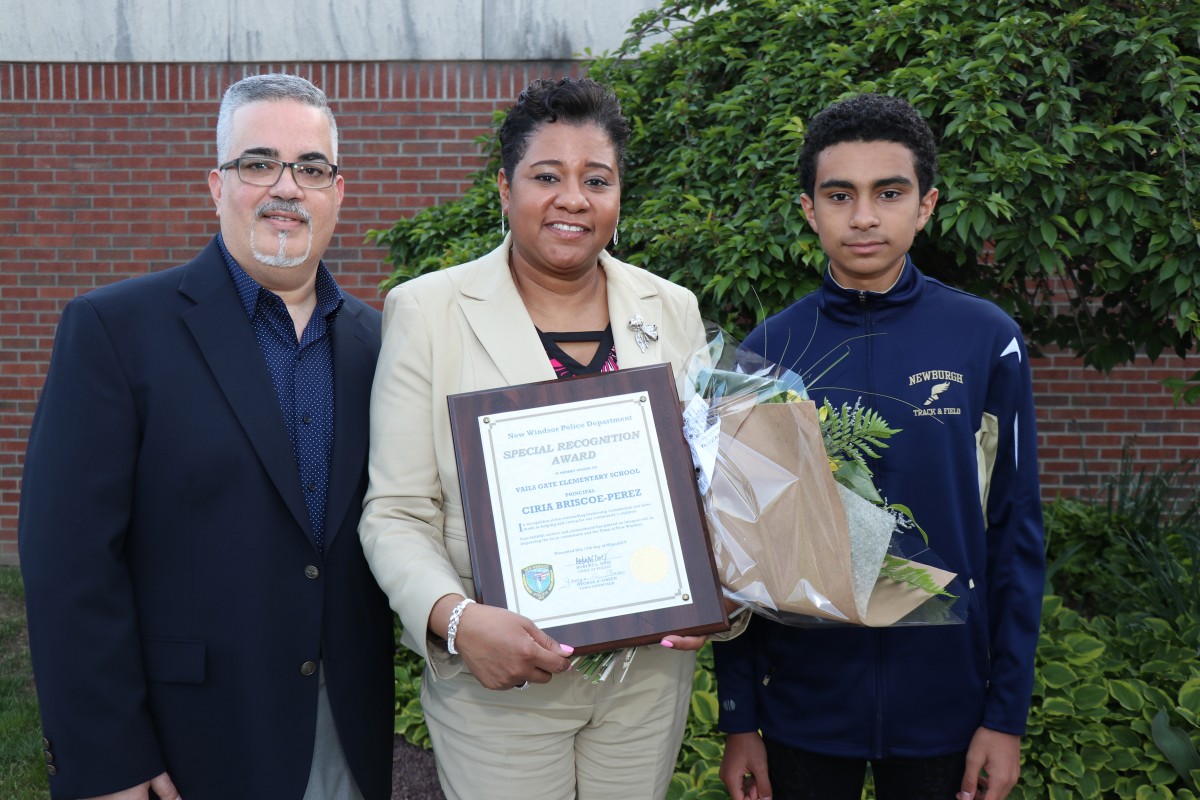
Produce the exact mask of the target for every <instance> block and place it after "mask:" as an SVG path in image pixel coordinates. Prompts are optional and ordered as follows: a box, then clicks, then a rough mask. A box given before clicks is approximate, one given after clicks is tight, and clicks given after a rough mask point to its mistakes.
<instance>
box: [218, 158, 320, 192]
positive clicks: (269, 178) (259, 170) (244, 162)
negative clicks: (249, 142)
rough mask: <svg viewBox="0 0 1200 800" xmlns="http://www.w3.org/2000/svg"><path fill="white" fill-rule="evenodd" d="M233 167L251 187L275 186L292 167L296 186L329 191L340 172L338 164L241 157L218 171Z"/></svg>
mask: <svg viewBox="0 0 1200 800" xmlns="http://www.w3.org/2000/svg"><path fill="white" fill-rule="evenodd" d="M232 167H237V176H238V179H239V180H241V181H242V183H248V184H250V185H251V186H274V185H275V184H276V183H278V182H279V178H280V176H282V175H283V169H284V167H291V168H292V178H293V179H294V180H295V181H296V185H298V186H300V187H301V188H304V189H328V188H329V187H330V186H333V179H334V178H335V177H336V176H337V171H338V168H337V164H330V163H327V162H325V161H279V160H277V159H274V158H262V157H261V156H241V157H240V158H235V159H234V160H233V161H228V162H226V163H224V164H222V165H221V166H220V167H218V169H221V170H226V169H230V168H232Z"/></svg>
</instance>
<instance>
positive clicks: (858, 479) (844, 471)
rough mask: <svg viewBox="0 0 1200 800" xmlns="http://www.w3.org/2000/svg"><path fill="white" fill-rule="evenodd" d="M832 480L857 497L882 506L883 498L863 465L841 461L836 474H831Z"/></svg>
mask: <svg viewBox="0 0 1200 800" xmlns="http://www.w3.org/2000/svg"><path fill="white" fill-rule="evenodd" d="M833 479H834V480H835V481H837V482H838V483H840V484H841V485H842V486H845V487H846V488H847V489H849V490H850V491H852V492H854V493H855V494H856V495H858V496H859V497H861V498H863V499H865V500H870V501H871V502H872V503H875V504H877V505H882V504H883V498H882V497H880V495H879V490H878V489H876V488H875V482H874V481H872V480H871V470H869V469H867V468H866V466H865V465H862V464H859V463H858V462H857V461H843V462H842V463H841V464H840V465H838V468H837V472H835V473H833Z"/></svg>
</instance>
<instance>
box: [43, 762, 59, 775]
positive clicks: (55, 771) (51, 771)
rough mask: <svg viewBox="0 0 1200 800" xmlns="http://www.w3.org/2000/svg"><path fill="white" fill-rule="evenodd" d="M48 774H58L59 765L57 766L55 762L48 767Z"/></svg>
mask: <svg viewBox="0 0 1200 800" xmlns="http://www.w3.org/2000/svg"><path fill="white" fill-rule="evenodd" d="M46 774H47V775H57V774H58V767H56V766H54V765H53V764H51V765H50V766H48V767H46Z"/></svg>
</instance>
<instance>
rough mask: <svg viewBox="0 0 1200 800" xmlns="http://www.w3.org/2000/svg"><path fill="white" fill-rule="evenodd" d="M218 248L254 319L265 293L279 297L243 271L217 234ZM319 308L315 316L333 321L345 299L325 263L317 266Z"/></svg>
mask: <svg viewBox="0 0 1200 800" xmlns="http://www.w3.org/2000/svg"><path fill="white" fill-rule="evenodd" d="M217 247H218V248H219V249H220V251H221V257H222V258H224V259H225V266H226V267H227V268H228V269H229V277H231V278H233V285H234V287H235V288H236V289H237V293H238V298H239V299H241V301H242V308H244V309H245V310H246V316H247V317H249V318H250V319H254V314H255V312H256V311H258V303H259V300H260V298H261V297H262V296H263V293H264V292H265V293H266V294H267V295H270V296H272V297H278V295H276V294H274V293H273V292H271V291H270V290H268V289H264V288H263V287H262V286H260V285H259V284H258V282H257V281H256V280H254V278H251V277H250V273H248V272H246V270H244V269H242V266H241V265H240V264H238V263H237V261H236V260H235V259H234V257H233V256H232V255H231V254H230V253H229V250H228V249H227V248H226V247H225V239H224V238H223V237H222V235H221V234H219V233H218V234H217ZM316 290H317V307H316V309H314V311H313V314H314V315H317V316H322V317H326V318H329V319H332V318H333V317H334V316H336V315H337V312H338V311H340V310H341V308H342V303H343V302H344V297H343V295H342V289H341V287H340V286H338V285H337V281H335V280H334V279H333V275H332V274H331V273H330V272H329V270H328V269H326V267H325V262H324V261H322V262H320V263H318V264H317V285H316Z"/></svg>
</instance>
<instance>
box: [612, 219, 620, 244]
mask: <svg viewBox="0 0 1200 800" xmlns="http://www.w3.org/2000/svg"><path fill="white" fill-rule="evenodd" d="M620 224H621V220H617V225H620ZM619 233H620V232H619V231H618V230H617V229H616V228H613V247H616V246H617V240H618V234H619Z"/></svg>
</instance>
